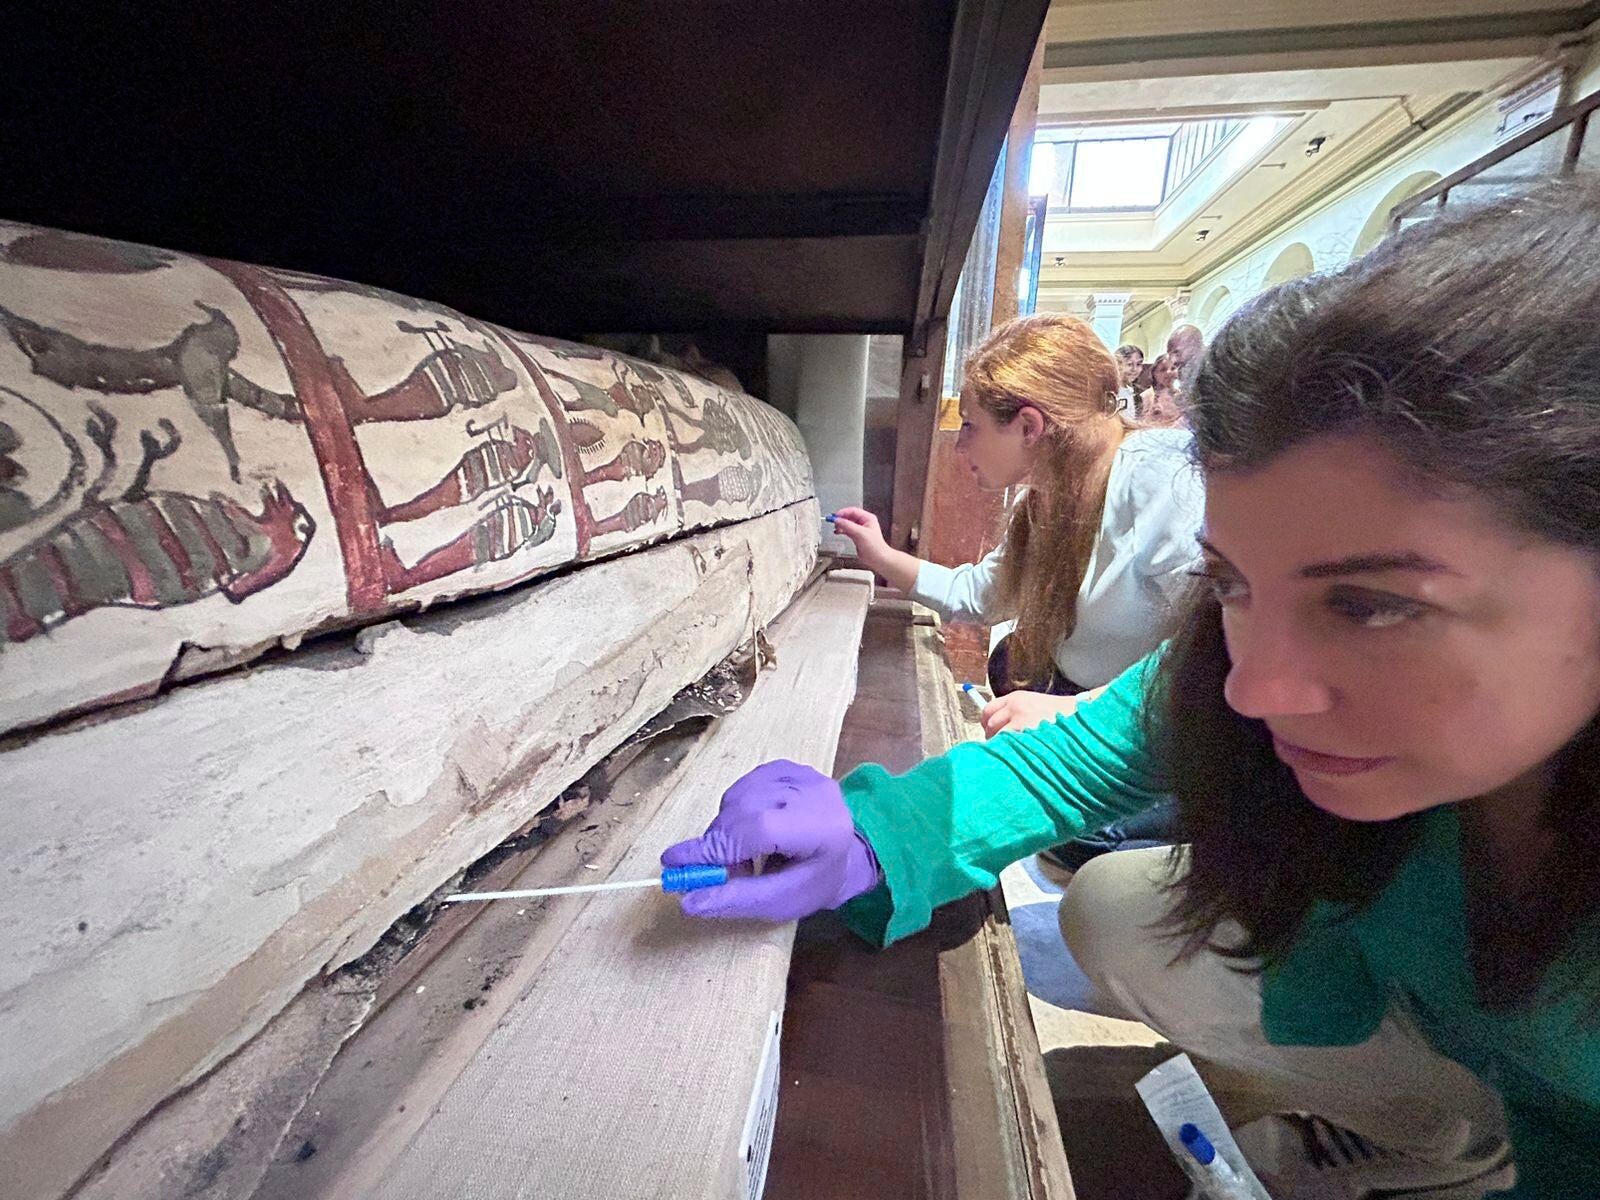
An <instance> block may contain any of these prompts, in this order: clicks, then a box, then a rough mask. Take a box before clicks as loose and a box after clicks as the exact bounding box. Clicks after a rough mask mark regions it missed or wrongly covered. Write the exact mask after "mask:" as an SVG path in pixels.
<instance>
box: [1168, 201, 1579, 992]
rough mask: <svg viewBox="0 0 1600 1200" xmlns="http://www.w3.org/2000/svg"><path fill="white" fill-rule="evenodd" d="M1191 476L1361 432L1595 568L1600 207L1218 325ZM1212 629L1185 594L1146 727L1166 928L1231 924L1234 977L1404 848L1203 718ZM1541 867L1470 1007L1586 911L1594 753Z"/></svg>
mask: <svg viewBox="0 0 1600 1200" xmlns="http://www.w3.org/2000/svg"><path fill="white" fill-rule="evenodd" d="M1187 409H1188V417H1189V422H1190V424H1191V425H1192V426H1193V428H1194V432H1195V439H1196V453H1197V455H1198V457H1199V459H1200V461H1201V465H1202V466H1203V468H1204V469H1205V471H1206V473H1207V474H1208V475H1216V474H1218V473H1225V472H1244V471H1251V470H1255V469H1257V468H1259V467H1261V466H1262V465H1264V464H1266V463H1268V462H1270V461H1271V460H1272V459H1273V458H1275V457H1276V456H1277V455H1279V454H1282V453H1283V452H1284V451H1286V450H1288V449H1289V448H1291V447H1293V446H1296V445H1299V444H1301V443H1303V442H1306V441H1308V440H1310V439H1312V438H1320V437H1325V436H1331V435H1341V434H1352V433H1358V432H1359V433H1367V434H1371V435H1372V436H1375V437H1376V438H1378V439H1379V440H1381V441H1382V442H1383V443H1384V444H1385V445H1386V446H1387V447H1388V448H1389V449H1390V450H1391V451H1392V452H1393V453H1394V454H1395V455H1396V457H1397V458H1398V459H1399V460H1400V461H1401V463H1402V464H1403V467H1404V469H1405V470H1406V471H1407V472H1408V473H1409V474H1410V475H1411V476H1412V477H1413V479H1414V481H1415V482H1416V483H1417V484H1418V485H1419V486H1421V487H1423V488H1426V489H1429V490H1430V491H1431V492H1433V493H1435V494H1471V495H1474V496H1478V497H1481V498H1483V499H1485V500H1487V501H1488V502H1489V503H1490V504H1492V505H1493V506H1494V508H1495V509H1496V510H1497V511H1498V512H1499V513H1500V514H1501V515H1502V517H1503V519H1504V520H1505V521H1506V522H1507V523H1508V525H1510V526H1511V527H1513V528H1515V529H1518V530H1521V531H1524V532H1526V533H1528V534H1531V535H1533V536H1534V537H1537V538H1540V539H1543V540H1546V541H1549V542H1553V543H1556V544H1559V545H1563V546H1569V547H1574V548H1577V549H1581V550H1586V551H1591V552H1594V553H1595V554H1596V556H1597V561H1600V188H1597V187H1595V186H1594V185H1592V184H1584V183H1581V182H1579V181H1578V180H1563V181H1562V182H1561V184H1560V186H1559V187H1557V188H1553V189H1551V190H1541V191H1539V192H1537V193H1534V194H1531V195H1528V196H1524V197H1519V198H1516V199H1510V200H1504V201H1501V202H1498V203H1495V204H1493V205H1485V206H1481V207H1475V208H1470V209H1467V210H1466V211H1464V212H1462V213H1458V214H1448V215H1445V216H1440V217H1436V218H1434V219H1431V220H1429V221H1426V222H1424V223H1422V224H1420V225H1417V226H1415V227H1413V228H1411V229H1409V230H1407V231H1406V232H1404V233H1402V234H1400V235H1398V236H1396V237H1393V238H1391V239H1390V240H1388V241H1387V242H1385V243H1384V244H1382V245H1381V246H1380V247H1379V248H1378V249H1377V250H1375V251H1374V252H1373V253H1372V254H1370V255H1368V256H1367V257H1365V258H1363V259H1360V260H1358V261H1356V262H1354V263H1352V264H1351V265H1350V266H1348V267H1347V268H1345V269H1344V270H1342V271H1340V272H1338V273H1337V274H1331V275H1323V276H1314V277H1311V278H1309V279H1304V280H1297V281H1295V282H1292V283H1289V284H1285V285H1284V286H1282V287H1280V288H1277V289H1275V290H1274V291H1271V292H1268V293H1266V294H1265V295H1263V296H1261V297H1259V298H1257V299H1256V300H1255V301H1253V302H1252V303H1251V304H1250V305H1249V306H1247V307H1246V308H1244V309H1243V310H1241V311H1240V312H1239V313H1237V314H1236V315H1235V316H1234V317H1233V318H1232V319H1231V320H1230V321H1229V322H1228V324H1227V325H1226V326H1225V327H1224V328H1223V329H1222V331H1221V332H1220V334H1219V335H1218V336H1217V338H1216V340H1215V341H1214V342H1213V343H1212V345H1211V347H1210V348H1209V349H1208V350H1207V352H1206V354H1205V357H1204V358H1203V360H1202V361H1201V363H1200V365H1199V367H1198V369H1197V371H1196V372H1195V376H1194V381H1193V385H1192V388H1191V390H1190V392H1189V396H1188V402H1187ZM1228 667H1229V660H1228V653H1227V648H1226V646H1225V645H1224V642H1223V638H1222V623H1221V612H1220V608H1219V606H1218V605H1217V602H1216V601H1215V600H1214V599H1212V598H1209V597H1205V598H1201V599H1198V600H1197V601H1196V602H1195V606H1194V608H1193V609H1192V611H1191V612H1190V614H1189V616H1188V618H1187V620H1186V622H1185V623H1184V625H1183V628H1182V631H1181V633H1180V634H1179V635H1178V636H1177V637H1176V638H1175V639H1174V640H1173V642H1172V643H1171V644H1170V646H1169V648H1168V651H1167V653H1166V655H1165V657H1164V660H1163V664H1162V669H1161V671H1160V673H1159V676H1158V679H1157V683H1156V688H1157V694H1156V695H1155V696H1154V697H1153V703H1152V706H1151V708H1150V710H1149V711H1151V712H1152V713H1153V714H1155V715H1156V717H1157V719H1156V720H1155V721H1153V722H1152V729H1151V733H1152V736H1155V737H1157V738H1158V739H1161V740H1163V741H1165V742H1166V743H1167V744H1166V746H1165V747H1164V749H1165V752H1166V753H1167V754H1168V755H1170V761H1171V763H1172V764H1173V768H1174V772H1175V791H1176V793H1177V796H1178V805H1179V824H1180V827H1181V838H1182V840H1183V841H1186V842H1188V843H1189V849H1188V851H1187V853H1186V859H1185V862H1186V865H1187V875H1186V876H1185V877H1184V878H1183V879H1182V881H1181V882H1180V883H1179V884H1178V886H1177V888H1176V893H1175V896H1176V908H1175V911H1174V920H1175V922H1176V923H1177V925H1178V927H1179V928H1181V929H1182V930H1183V931H1185V932H1186V933H1187V934H1188V935H1189V946H1190V948H1191V949H1193V948H1195V947H1198V946H1199V945H1203V944H1206V943H1207V942H1208V941H1210V940H1211V938H1212V937H1213V934H1214V932H1215V930H1216V927H1217V925H1218V923H1219V922H1221V921H1223V920H1224V919H1229V918H1231V919H1233V920H1236V921H1238V922H1239V923H1240V924H1241V925H1242V926H1243V927H1244V930H1245V933H1246V940H1245V941H1244V943H1243V944H1242V945H1239V946H1236V947H1232V948H1231V949H1232V950H1233V951H1234V952H1235V955H1236V957H1238V958H1239V959H1241V961H1246V960H1254V961H1262V962H1268V963H1270V962H1271V961H1273V960H1274V959H1276V958H1279V957H1281V956H1282V955H1283V954H1284V953H1285V952H1286V951H1287V950H1288V949H1289V948H1290V946H1291V945H1292V944H1293V943H1294V941H1295V939H1296V937H1297V936H1298V935H1299V933H1300V932H1301V929H1302V927H1303V925H1304V923H1305V921H1306V919H1307V917H1308V915H1309V914H1310V913H1311V910H1312V908H1313V907H1314V906H1315V905H1316V904H1317V903H1318V902H1320V901H1328V902H1332V903H1334V904H1336V905H1343V906H1346V907H1347V908H1348V909H1350V910H1353V911H1359V910H1360V909H1361V908H1363V907H1364V906H1366V905H1367V904H1369V903H1370V902H1371V901H1372V900H1374V899H1375V898H1376V897H1377V895H1378V894H1379V892H1381V891H1382V889H1383V888H1384V886H1385V885H1386V884H1387V883H1388V882H1389V881H1390V880H1391V879H1392V878H1393V877H1394V874H1395V872H1396V871H1397V870H1398V868H1399V865H1400V864H1401V862H1402V861H1403V860H1404V859H1405V857H1406V854H1407V852H1408V851H1409V850H1410V849H1411V847H1412V846H1413V844H1414V840H1415V836H1416V832H1417V830H1418V827H1419V822H1418V819H1417V818H1416V817H1408V818H1401V819H1399V820H1395V821H1389V822H1384V823H1380V824H1363V823H1358V822H1354V821H1345V820H1341V819H1340V818H1338V817H1334V816H1331V815H1330V814H1328V813H1325V812H1323V811H1322V810H1320V809H1318V808H1316V807H1315V806H1314V805H1312V804H1311V803H1310V801H1309V800H1307V799H1306V797H1305V795H1304V794H1303V793H1302V792H1301V791H1300V789H1299V786H1298V785H1297V784H1296V782H1295V779H1294V776H1293V774H1292V772H1290V771H1289V769H1288V768H1287V767H1285V766H1284V765H1283V764H1282V763H1281V762H1279V760H1278V759H1277V757H1276V756H1275V755H1274V754H1273V752H1272V747H1271V743H1270V738H1269V735H1268V734H1267V731H1266V728H1265V726H1264V724H1263V723H1262V722H1260V721H1256V720H1251V719H1247V718H1245V717H1241V716H1240V715H1238V714H1237V713H1235V712H1234V711H1233V710H1232V709H1230V708H1229V707H1228V706H1227V704H1226V703H1225V702H1224V700H1223V690H1222V689H1223V682H1224V680H1225V679H1226V677H1227V672H1228ZM1555 767H1556V770H1555V786H1554V790H1553V793H1552V795H1551V796H1550V798H1549V799H1548V801H1547V810H1546V817H1547V819H1548V820H1550V821H1553V822H1557V823H1558V824H1557V827H1558V828H1559V830H1560V835H1561V836H1560V850H1559V852H1558V861H1557V862H1555V863H1553V864H1552V866H1551V869H1552V871H1553V872H1554V874H1553V875H1552V877H1551V878H1550V880H1549V886H1548V888H1546V889H1544V891H1545V893H1546V896H1545V898H1544V899H1543V900H1541V901H1538V902H1536V903H1538V904H1539V905H1541V906H1542V907H1541V908H1540V910H1539V911H1537V912H1523V913H1521V914H1519V915H1520V917H1521V919H1522V924H1521V929H1522V934H1521V936H1520V938H1519V939H1516V940H1515V944H1514V945H1513V946H1512V947H1511V948H1510V950H1509V951H1508V950H1507V947H1506V946H1505V945H1501V946H1500V947H1499V951H1500V953H1497V954H1494V955H1490V954H1487V953H1486V952H1481V951H1480V950H1475V961H1474V967H1475V968H1476V970H1477V976H1478V981H1479V986H1480V990H1481V994H1482V995H1483V997H1484V999H1485V1001H1486V1002H1488V1003H1491V1004H1497V1005H1508V1004H1514V1003H1518V1002H1521V1001H1524V1000H1526V999H1528V998H1529V997H1530V996H1531V995H1532V994H1533V992H1534V990H1535V989H1536V988H1537V987H1538V985H1539V984H1540V982H1541V980H1542V979H1543V977H1544V976H1545V974H1546V971H1547V968H1548V967H1549V966H1550V964H1551V963H1552V961H1553V960H1554V959H1555V958H1556V957H1557V956H1558V955H1559V954H1560V953H1561V951H1562V950H1563V949H1564V948H1565V947H1566V946H1567V945H1569V944H1570V943H1571V940H1572V938H1573V936H1574V934H1575V932H1576V931H1577V930H1578V929H1579V927H1580V926H1583V925H1586V924H1588V923H1589V922H1591V921H1592V920H1593V919H1594V918H1595V917H1596V916H1597V915H1600V869H1597V868H1596V865H1595V864H1596V863H1597V862H1600V811H1597V810H1600V735H1597V733H1596V730H1595V729H1594V728H1593V727H1591V728H1590V729H1589V730H1586V731H1585V732H1584V733H1582V734H1580V735H1579V736H1578V737H1577V738H1576V739H1575V740H1574V741H1573V743H1571V744H1570V745H1569V746H1568V747H1567V749H1566V750H1565V751H1564V752H1563V755H1562V757H1561V759H1560V761H1559V762H1558V763H1556V764H1555Z"/></svg>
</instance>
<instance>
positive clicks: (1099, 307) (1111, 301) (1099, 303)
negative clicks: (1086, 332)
mask: <svg viewBox="0 0 1600 1200" xmlns="http://www.w3.org/2000/svg"><path fill="white" fill-rule="evenodd" d="M1132 299H1133V293H1132V292H1095V293H1094V294H1093V295H1091V296H1090V297H1089V311H1090V312H1091V313H1092V314H1094V315H1095V316H1110V315H1112V314H1113V313H1120V312H1121V311H1122V310H1123V309H1124V308H1126V307H1127V306H1128V301H1129V300H1132Z"/></svg>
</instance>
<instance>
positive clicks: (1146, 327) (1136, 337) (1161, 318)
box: [1122, 304, 1172, 362]
mask: <svg viewBox="0 0 1600 1200" xmlns="http://www.w3.org/2000/svg"><path fill="white" fill-rule="evenodd" d="M1171 332H1172V310H1171V309H1170V308H1168V307H1167V306H1166V305H1165V304H1158V305H1156V306H1155V307H1154V308H1153V309H1151V310H1150V311H1149V312H1147V313H1145V315H1144V316H1142V317H1140V318H1139V319H1138V321H1136V322H1135V323H1134V324H1132V325H1124V326H1123V327H1122V340H1123V341H1124V342H1132V343H1133V344H1134V345H1135V346H1138V347H1139V348H1140V349H1142V350H1143V351H1144V360H1145V362H1154V361H1155V359H1156V356H1157V355H1158V354H1165V353H1166V350H1167V335H1168V334H1170V333H1171Z"/></svg>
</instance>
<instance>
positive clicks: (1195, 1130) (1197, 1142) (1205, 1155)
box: [1178, 1121, 1217, 1167]
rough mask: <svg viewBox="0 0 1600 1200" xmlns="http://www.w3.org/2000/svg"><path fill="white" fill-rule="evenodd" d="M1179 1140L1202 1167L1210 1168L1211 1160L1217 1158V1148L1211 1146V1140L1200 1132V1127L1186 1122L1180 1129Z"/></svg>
mask: <svg viewBox="0 0 1600 1200" xmlns="http://www.w3.org/2000/svg"><path fill="white" fill-rule="evenodd" d="M1178 1140H1179V1141H1180V1142H1182V1143H1183V1145H1184V1149H1186V1150H1188V1151H1189V1153H1190V1154H1192V1155H1194V1160H1195V1162H1197V1163H1199V1164H1200V1165H1201V1166H1202V1167H1209V1166H1210V1165H1211V1160H1212V1159H1214V1158H1216V1156H1217V1148H1216V1147H1215V1146H1213V1145H1212V1144H1211V1139H1210V1138H1208V1137H1207V1136H1206V1135H1205V1134H1204V1133H1202V1132H1200V1126H1198V1125H1194V1124H1190V1123H1189V1122H1187V1121H1186V1122H1184V1123H1183V1124H1182V1125H1180V1126H1179V1127H1178Z"/></svg>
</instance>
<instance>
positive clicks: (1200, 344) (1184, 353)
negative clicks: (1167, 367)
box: [1167, 325, 1206, 387]
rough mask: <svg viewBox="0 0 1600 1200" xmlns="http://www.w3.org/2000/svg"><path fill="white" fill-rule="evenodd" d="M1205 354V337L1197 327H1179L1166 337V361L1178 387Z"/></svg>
mask: <svg viewBox="0 0 1600 1200" xmlns="http://www.w3.org/2000/svg"><path fill="white" fill-rule="evenodd" d="M1205 352H1206V337H1205V334H1203V333H1201V332H1200V327H1199V326H1198V325H1179V326H1178V327H1177V328H1176V329H1174V330H1173V331H1172V333H1171V334H1170V335H1168V337H1167V359H1168V361H1169V362H1170V363H1171V364H1172V369H1173V370H1174V371H1175V372H1176V373H1177V376H1178V380H1179V386H1180V387H1181V386H1182V381H1183V380H1185V379H1187V378H1188V376H1189V372H1190V371H1191V370H1192V369H1193V368H1194V366H1195V365H1196V364H1197V363H1199V361H1200V358H1201V356H1202V355H1203V354H1205Z"/></svg>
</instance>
